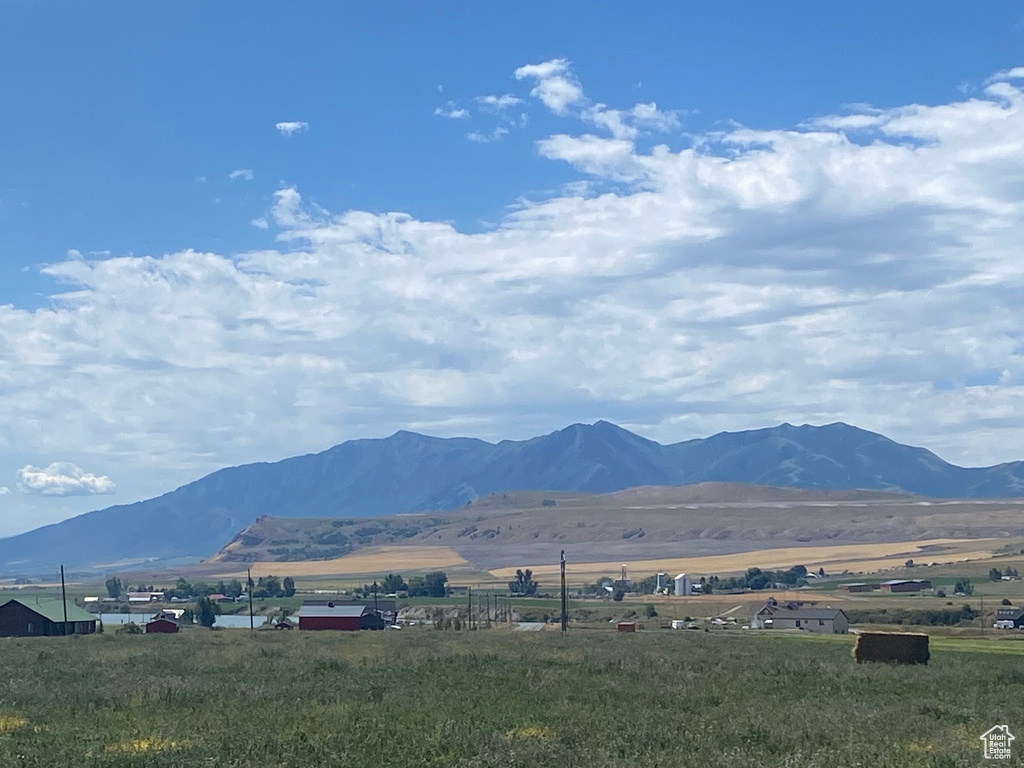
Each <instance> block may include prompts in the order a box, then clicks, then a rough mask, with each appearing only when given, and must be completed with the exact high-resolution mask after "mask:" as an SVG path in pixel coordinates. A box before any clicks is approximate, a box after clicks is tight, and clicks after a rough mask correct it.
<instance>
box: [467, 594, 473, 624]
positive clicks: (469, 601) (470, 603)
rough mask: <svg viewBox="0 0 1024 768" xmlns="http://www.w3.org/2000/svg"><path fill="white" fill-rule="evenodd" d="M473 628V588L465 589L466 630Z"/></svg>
mask: <svg viewBox="0 0 1024 768" xmlns="http://www.w3.org/2000/svg"><path fill="white" fill-rule="evenodd" d="M472 627H473V588H472V587H466V629H471V628H472Z"/></svg>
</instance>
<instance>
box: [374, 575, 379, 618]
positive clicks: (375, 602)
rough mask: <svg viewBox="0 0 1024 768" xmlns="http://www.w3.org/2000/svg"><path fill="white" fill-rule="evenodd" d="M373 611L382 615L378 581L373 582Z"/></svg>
mask: <svg viewBox="0 0 1024 768" xmlns="http://www.w3.org/2000/svg"><path fill="white" fill-rule="evenodd" d="M373 612H374V613H376V614H377V615H380V610H379V609H378V608H377V582H376V581H374V582H373Z"/></svg>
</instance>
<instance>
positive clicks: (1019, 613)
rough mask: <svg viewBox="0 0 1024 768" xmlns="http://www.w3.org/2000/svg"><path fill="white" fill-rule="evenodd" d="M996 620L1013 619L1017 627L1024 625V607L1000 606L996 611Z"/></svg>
mask: <svg viewBox="0 0 1024 768" xmlns="http://www.w3.org/2000/svg"><path fill="white" fill-rule="evenodd" d="M996 621H1012V622H1013V626H1014V627H1016V628H1017V629H1020V628H1021V627H1024V608H1000V609H999V610H997V611H996Z"/></svg>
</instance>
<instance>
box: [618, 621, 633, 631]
mask: <svg viewBox="0 0 1024 768" xmlns="http://www.w3.org/2000/svg"><path fill="white" fill-rule="evenodd" d="M615 628H616V629H617V630H619V632H636V622H635V621H620V622H619V623H618V624H616V625H615Z"/></svg>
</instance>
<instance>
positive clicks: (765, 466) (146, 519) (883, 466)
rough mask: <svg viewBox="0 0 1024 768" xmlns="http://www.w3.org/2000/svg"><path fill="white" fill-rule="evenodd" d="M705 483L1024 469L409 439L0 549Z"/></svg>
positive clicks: (201, 541)
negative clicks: (538, 494) (519, 495)
mask: <svg viewBox="0 0 1024 768" xmlns="http://www.w3.org/2000/svg"><path fill="white" fill-rule="evenodd" d="M702 482H739V483H753V484H760V485H771V486H779V487H787V488H808V489H820V490H847V489H877V490H886V491H904V492H907V493H914V494H918V495H921V496H931V497H946V498H998V497H1016V496H1021V495H1022V494H1024V463H1021V462H1014V463H1009V464H1003V465H1000V466H998V467H987V468H978V469H965V468H962V467H956V466H953V465H951V464H948V463H946V462H944V461H942V460H941V459H940V458H938V457H937V456H935V455H934V454H932V453H930V452H928V451H926V450H924V449H923V448H914V447H910V446H906V445H901V444H899V443H896V442H894V441H892V440H890V439H888V438H886V437H884V436H883V435H879V434H876V433H874V432H868V431H866V430H862V429H859V428H857V427H854V426H851V425H849V424H844V423H842V422H835V423H832V424H827V425H824V426H814V425H810V424H801V425H799V426H794V425H792V424H789V423H783V424H780V425H778V426H776V427H770V428H767V429H758V430H750V431H746V432H722V433H719V434H717V435H712V436H711V437H708V438H704V439H698V440H688V441H686V442H682V443H675V444H672V445H662V444H660V443H656V442H654V441H652V440H648V439H646V438H643V437H640V436H639V435H636V434H634V433H632V432H630V431H629V430H626V429H623V428H622V427H619V426H617V425H615V424H613V423H611V422H609V421H604V420H600V421H596V422H594V423H593V424H582V423H576V424H571V425H569V426H567V427H565V428H564V429H561V430H558V431H555V432H552V433H550V434H548V435H544V436H541V437H535V438H532V439H530V440H518V441H515V440H504V441H502V442H500V443H497V444H495V443H489V442H484V441H483V440H477V439H474V438H464V437H460V438H440V437H430V436H427V435H422V434H420V433H418V432H411V431H409V430H399V431H397V432H395V433H394V434H393V435H391V436H390V437H387V438H384V439H382V440H381V439H374V440H351V441H348V442H345V443H342V444H340V445H338V446H335V447H334V448H331V449H328V450H327V451H323V452H322V453H318V454H311V455H308V456H297V457H293V458H290V459H286V460H284V461H280V462H277V463H273V464H249V465H245V466H242V467H228V468H226V469H222V470H218V471H217V472H215V473H213V474H211V475H208V476H206V477H204V478H201V479H199V480H195V481H193V482H192V483H189V484H188V485H185V486H182V487H181V488H179V489H177V490H175V491H172V492H169V493H166V494H164V495H163V496H161V497H159V498H155V499H149V500H147V501H142V502H138V503H136V504H129V505H123V506H115V507H109V508H107V509H103V510H99V511H96V512H90V513H88V514H86V515H80V516H78V517H75V518H71V519H69V520H65V521H63V522H61V523H57V524H55V525H50V526H47V527H44V528H40V529H37V530H35V531H30V532H28V533H25V534H21V535H20V536H13V537H10V538H7V539H4V540H0V570H2V571H11V570H12V569H15V568H16V569H18V570H20V571H22V572H25V571H26V570H30V569H39V570H45V569H48V568H50V567H52V566H55V565H56V564H59V563H60V562H61V561H64V562H65V563H67V564H71V565H76V566H78V565H89V564H91V563H103V562H108V563H109V562H115V561H122V560H125V559H129V558H141V559H146V558H172V557H203V556H206V555H208V554H211V553H212V552H215V551H217V549H219V548H220V547H221V546H222V545H223V544H224V543H226V541H227V540H229V539H230V538H231V536H232V535H233V533H234V532H236V531H238V530H240V529H242V528H244V527H245V526H246V525H248V524H250V523H251V522H252V521H253V520H255V519H256V518H257V517H258V516H260V515H265V514H271V515H274V516H276V517H375V516H380V515H389V514H399V513H405V512H425V511H440V510H445V509H454V508H456V507H460V506H462V505H464V504H465V503H466V502H467V501H468V500H471V499H474V498H478V497H481V496H486V495H489V494H492V493H503V492H515V491H569V492H593V493H605V492H610V491H618V490H623V489H626V488H631V487H636V486H641V485H663V486H666V485H667V486H683V485H691V484H695V483H702ZM15 562H19V563H22V565H18V566H14V565H12V563H15Z"/></svg>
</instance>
